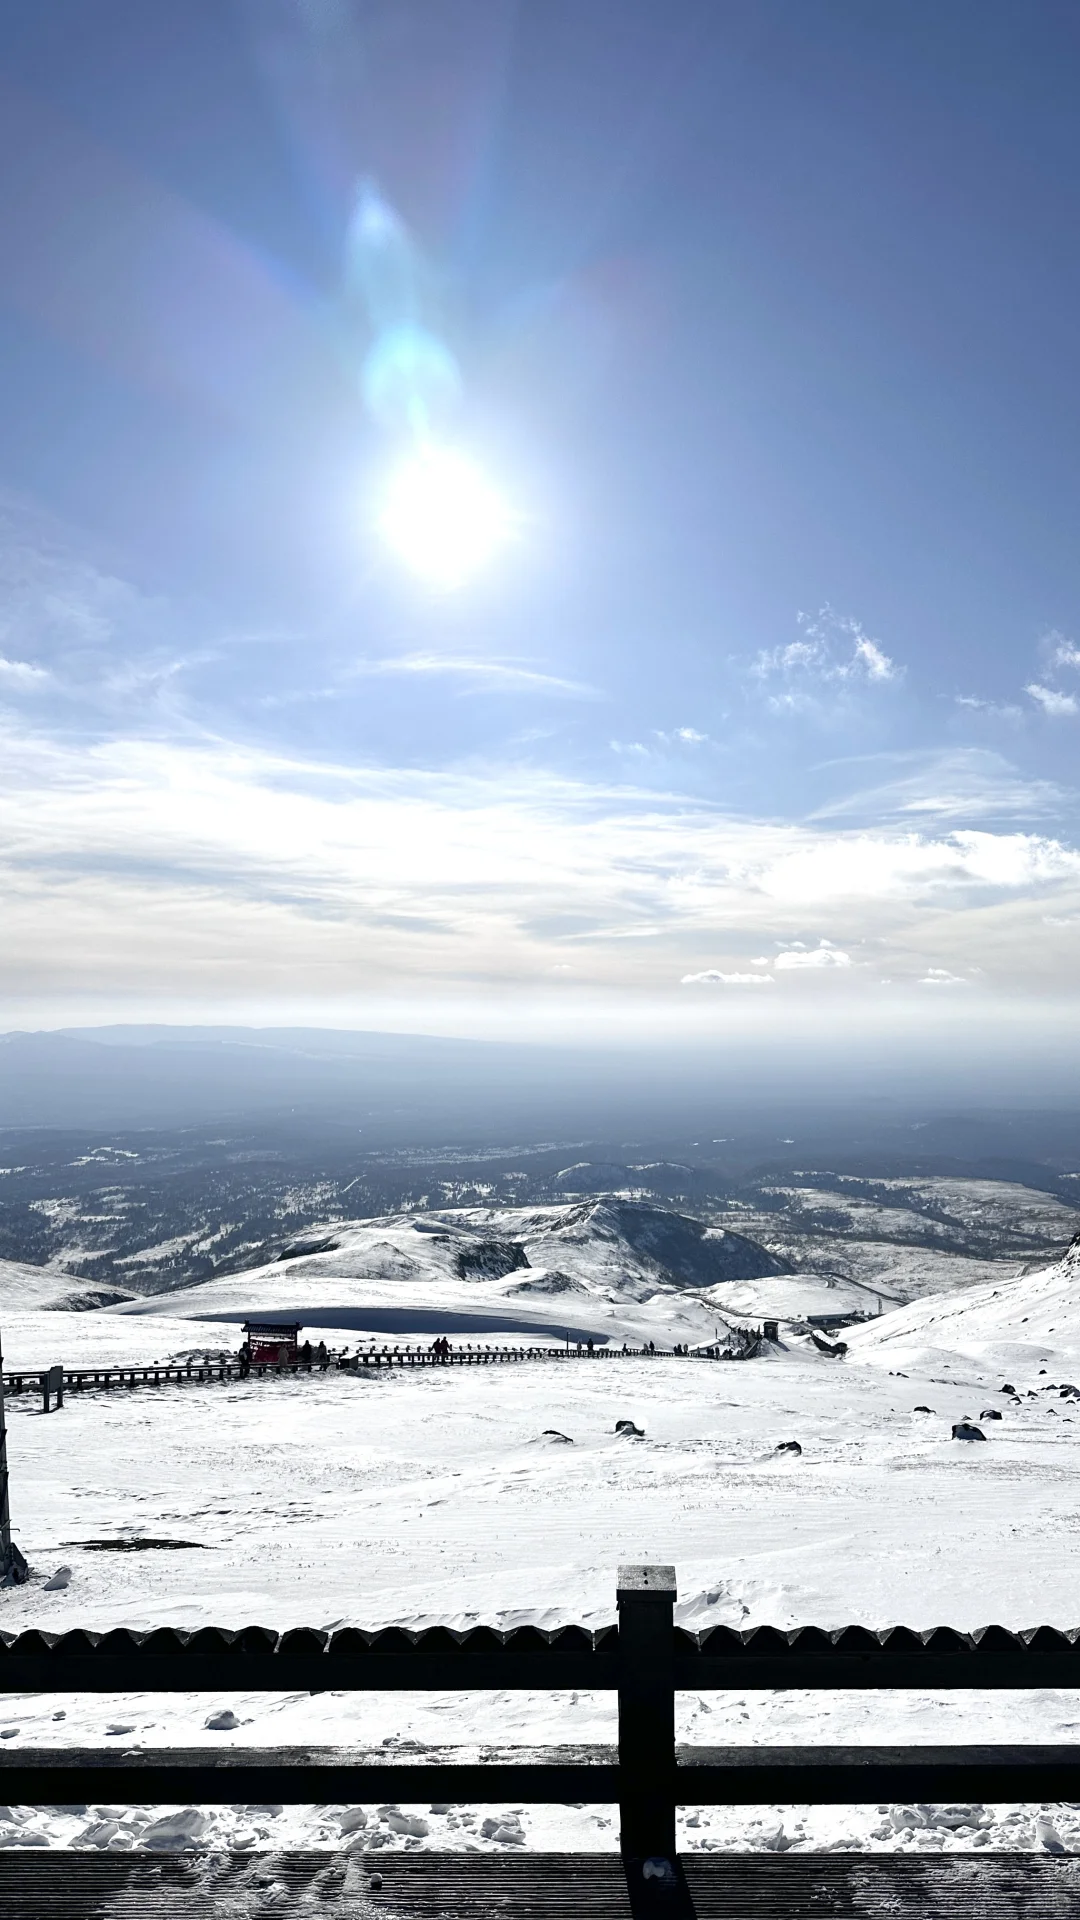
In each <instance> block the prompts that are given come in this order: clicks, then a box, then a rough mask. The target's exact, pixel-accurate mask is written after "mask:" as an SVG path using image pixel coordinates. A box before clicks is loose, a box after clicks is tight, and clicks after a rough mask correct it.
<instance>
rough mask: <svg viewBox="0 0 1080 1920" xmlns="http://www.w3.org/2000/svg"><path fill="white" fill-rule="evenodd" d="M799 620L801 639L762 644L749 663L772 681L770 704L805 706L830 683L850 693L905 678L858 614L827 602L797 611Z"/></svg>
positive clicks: (755, 672) (756, 673) (761, 678)
mask: <svg viewBox="0 0 1080 1920" xmlns="http://www.w3.org/2000/svg"><path fill="white" fill-rule="evenodd" d="M798 622H799V627H800V629H801V638H800V639H798V640H791V641H789V642H788V643H787V644H786V645H785V646H778V647H771V648H766V649H764V650H763V651H762V652H760V653H759V654H758V655H757V657H756V659H755V660H754V662H753V664H752V666H751V674H752V675H753V677H754V678H756V679H757V680H759V681H762V682H765V683H766V684H767V685H770V687H771V690H770V692H769V695H768V698H769V704H770V705H771V706H772V707H773V708H774V709H776V710H780V709H783V708H787V709H789V710H795V709H797V708H800V707H805V706H807V705H808V704H810V703H811V702H813V701H814V700H816V699H819V698H820V695H821V692H822V690H825V689H829V688H832V689H833V690H834V692H839V691H841V690H846V691H847V692H849V693H850V692H852V691H854V690H855V689H856V688H858V687H860V686H862V687H881V686H886V685H889V684H895V683H896V682H898V681H900V680H901V679H902V678H903V668H902V667H899V666H898V665H897V663H896V661H895V660H893V659H892V658H891V656H890V655H889V654H888V653H886V651H885V649H884V647H883V646H882V644H881V642H880V641H879V640H875V639H873V638H872V637H871V635H870V634H868V633H867V632H866V630H865V629H864V627H863V626H862V624H861V622H859V621H858V620H853V619H851V618H850V617H848V616H846V615H840V614H836V613H834V612H833V609H832V608H831V607H827V606H826V607H822V608H821V609H820V611H819V612H818V613H816V614H808V613H800V614H799V616H798ZM776 683H779V685H777V684H776Z"/></svg>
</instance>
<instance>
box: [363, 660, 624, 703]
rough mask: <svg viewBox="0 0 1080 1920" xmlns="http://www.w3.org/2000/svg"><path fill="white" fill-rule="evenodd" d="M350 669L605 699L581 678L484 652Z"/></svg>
mask: <svg viewBox="0 0 1080 1920" xmlns="http://www.w3.org/2000/svg"><path fill="white" fill-rule="evenodd" d="M349 672H350V675H351V676H359V677H370V678H379V679H383V678H386V677H387V676H390V675H394V674H406V675H414V676H415V675H424V676H426V677H429V678H436V677H448V678H457V679H462V680H470V681H472V682H473V683H474V684H475V685H477V686H480V687H482V688H486V689H487V690H489V691H491V692H496V693H555V694H561V695H564V696H566V697H568V698H571V699H575V700H599V699H601V698H602V695H601V694H600V693H599V692H598V691H597V689H596V688H595V687H589V686H586V685H585V683H584V682H583V681H581V680H564V679H561V678H560V677H559V676H558V675H557V674H553V673H540V672H539V671H537V669H536V668H534V667H528V666H523V665H522V664H521V663H520V662H519V661H514V660H488V659H485V658H484V656H483V655H482V654H478V655H476V656H475V657H473V656H471V655H460V654H442V653H402V654H390V655H388V656H387V657H386V658H385V659H379V660H354V661H353V663H352V666H351V667H350V669H349Z"/></svg>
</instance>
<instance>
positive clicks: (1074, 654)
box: [1042, 627, 1080, 669]
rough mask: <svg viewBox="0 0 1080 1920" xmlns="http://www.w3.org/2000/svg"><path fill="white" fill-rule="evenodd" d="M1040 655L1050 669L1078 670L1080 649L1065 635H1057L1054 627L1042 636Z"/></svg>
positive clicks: (1079, 667)
mask: <svg viewBox="0 0 1080 1920" xmlns="http://www.w3.org/2000/svg"><path fill="white" fill-rule="evenodd" d="M1042 653H1043V657H1044V658H1045V659H1046V661H1047V662H1048V664H1049V666H1050V667H1051V668H1061V667H1065V668H1069V667H1074V668H1077V669H1080V647H1078V646H1077V645H1076V642H1075V641H1074V640H1070V639H1069V637H1068V635H1067V634H1064V633H1059V632H1058V631H1057V628H1056V627H1055V628H1053V629H1052V630H1051V631H1050V632H1049V633H1047V634H1044V635H1043V640H1042Z"/></svg>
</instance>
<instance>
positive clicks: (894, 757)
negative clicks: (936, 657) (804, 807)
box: [810, 747, 1075, 825]
mask: <svg viewBox="0 0 1080 1920" xmlns="http://www.w3.org/2000/svg"><path fill="white" fill-rule="evenodd" d="M824 765H825V768H827V769H829V770H832V769H834V768H838V769H845V768H849V767H850V768H851V769H852V770H855V769H862V768H869V769H872V770H873V772H874V773H875V774H879V778H880V775H882V774H883V775H884V776H885V778H884V779H883V780H882V781H881V784H879V785H876V786H863V787H858V788H856V789H855V791H854V792H853V793H848V794H845V795H844V796H843V797H842V798H840V799H835V800H830V801H829V802H827V804H826V805H824V806H822V807H818V808H817V810H816V811H815V812H814V813H813V814H812V815H811V816H810V818H811V819H812V820H854V821H859V822H865V821H868V820H872V821H874V822H875V823H877V824H879V825H880V824H884V823H885V822H886V821H891V820H896V821H902V820H905V819H907V820H912V819H938V820H941V821H946V820H962V821H963V822H964V823H965V825H968V824H970V823H971V822H972V821H973V820H1002V819H1007V818H1011V819H1017V820H1020V819H1024V820H1030V819H1032V818H1039V817H1043V818H1054V817H1055V816H1060V815H1061V814H1062V813H1066V812H1070V811H1072V807H1073V804H1074V801H1075V796H1073V795H1072V794H1070V793H1069V792H1068V791H1067V790H1066V789H1064V788H1062V787H1059V786H1056V785H1055V784H1054V783H1053V782H1052V781H1050V780H1032V779H1028V778H1025V777H1024V776H1023V775H1021V774H1019V773H1018V772H1017V770H1016V768H1015V766H1014V765H1013V764H1012V763H1011V761H1009V760H1007V759H1005V758H1004V756H1003V755H1002V754H1000V753H993V752H990V751H989V750H988V749H987V748H985V747H954V748H950V749H948V750H947V751H945V752H934V751H932V752H926V751H923V750H921V749H920V750H916V751H912V752H903V753H881V754H868V755H865V756H861V757H859V758H850V759H847V760H842V761H835V760H834V761H826V762H825V763H824ZM879 770H880V773H879Z"/></svg>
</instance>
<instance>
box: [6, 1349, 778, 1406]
mask: <svg viewBox="0 0 1080 1920" xmlns="http://www.w3.org/2000/svg"><path fill="white" fill-rule="evenodd" d="M759 1341H760V1336H757V1335H752V1334H751V1335H748V1338H747V1343H746V1344H744V1345H742V1346H741V1347H740V1348H739V1349H738V1350H736V1351H735V1352H733V1353H732V1354H731V1356H730V1357H731V1358H734V1359H747V1358H750V1357H752V1355H753V1353H754V1352H756V1350H757V1346H758V1344H759ZM724 1357H725V1355H724V1354H723V1352H722V1351H720V1350H719V1349H715V1348H708V1349H699V1350H697V1351H691V1352H687V1351H685V1350H683V1351H682V1352H680V1353H672V1352H671V1351H670V1350H667V1351H665V1350H664V1349H662V1348H661V1349H653V1350H650V1349H649V1348H648V1347H622V1346H614V1345H610V1346H599V1345H597V1346H595V1347H593V1348H592V1349H591V1350H590V1349H589V1348H588V1347H587V1346H586V1344H585V1343H584V1342H581V1343H576V1344H574V1345H571V1346H545V1347H492V1346H483V1347H481V1346H475V1347H473V1346H457V1347H452V1348H451V1349H450V1352H449V1353H448V1354H445V1355H440V1354H436V1353H432V1352H431V1349H430V1348H429V1347H402V1346H396V1347H382V1348H379V1349H376V1348H365V1349H364V1350H363V1351H361V1352H359V1353H354V1354H347V1355H345V1354H338V1353H335V1354H332V1355H329V1356H328V1357H327V1359H326V1360H319V1359H317V1358H315V1357H313V1358H312V1359H310V1360H297V1361H292V1362H283V1363H281V1364H278V1363H277V1362H269V1361H268V1362H265V1363H260V1364H258V1365H256V1364H255V1363H254V1362H250V1363H248V1364H246V1365H245V1363H244V1362H242V1361H240V1360H238V1359H236V1358H232V1359H229V1360H213V1361H211V1360H205V1361H202V1362H199V1361H197V1360H187V1361H173V1362H165V1361H161V1362H160V1363H158V1364H156V1365H153V1366H135V1367H133V1366H122V1367H104V1366H102V1367H89V1366H87V1367H62V1366H54V1367H19V1368H16V1369H13V1370H12V1371H10V1372H5V1373H4V1376H3V1383H4V1393H5V1394H12V1395H15V1394H20V1393H40V1394H41V1395H42V1396H43V1398H44V1403H45V1411H46V1413H47V1412H49V1410H50V1400H51V1397H52V1396H54V1395H55V1397H56V1404H57V1406H58V1407H59V1406H62V1405H63V1399H64V1394H65V1393H83V1392H87V1391H95V1390H96V1391H105V1390H106V1389H109V1388H117V1389H126V1390H128V1391H131V1390H132V1389H134V1388H142V1387H163V1386H191V1385H199V1384H200V1383H202V1384H208V1383H210V1382H213V1381H228V1380H248V1379H251V1380H256V1379H257V1380H263V1379H272V1380H276V1379H280V1378H282V1377H283V1376H284V1375H294V1376H295V1375H297V1374H301V1375H307V1374H313V1373H328V1372H344V1373H363V1372H365V1371H369V1370H371V1369H375V1370H378V1369H380V1368H383V1367H391V1368H393V1367H397V1368H434V1367H492V1366H515V1365H519V1364H520V1363H521V1362H523V1361H526V1360H551V1361H565V1360H662V1359H666V1360H672V1359H681V1360H716V1359H718V1358H724Z"/></svg>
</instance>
